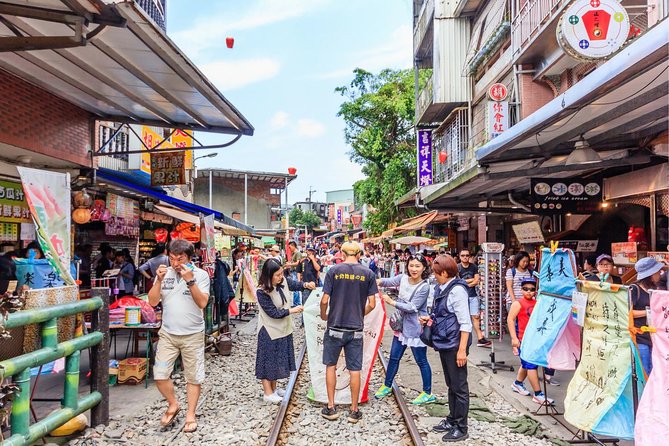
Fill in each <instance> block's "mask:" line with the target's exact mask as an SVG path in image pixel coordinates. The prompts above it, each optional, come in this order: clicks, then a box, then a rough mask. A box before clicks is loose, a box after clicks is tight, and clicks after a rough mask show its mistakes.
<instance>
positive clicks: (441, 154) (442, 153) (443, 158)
mask: <svg viewBox="0 0 669 446" xmlns="http://www.w3.org/2000/svg"><path fill="white" fill-rule="evenodd" d="M446 158H448V153H446V152H445V151H443V150H442V151H440V152H439V164H444V163H445V162H446Z"/></svg>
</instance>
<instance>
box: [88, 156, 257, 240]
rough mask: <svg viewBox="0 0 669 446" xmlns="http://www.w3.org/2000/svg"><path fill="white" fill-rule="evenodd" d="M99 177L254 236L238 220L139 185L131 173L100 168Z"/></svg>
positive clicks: (156, 189) (252, 230)
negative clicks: (212, 215)
mask: <svg viewBox="0 0 669 446" xmlns="http://www.w3.org/2000/svg"><path fill="white" fill-rule="evenodd" d="M97 176H98V178H101V179H103V180H106V181H110V182H112V183H116V184H117V185H119V186H123V188H125V189H132V190H133V191H135V192H137V193H138V194H141V195H144V196H146V197H149V198H154V199H157V200H160V201H163V202H165V203H168V204H171V205H172V206H174V207H176V208H179V209H182V210H183V211H185V212H188V213H190V214H193V215H200V214H204V215H211V214H214V218H215V219H216V220H219V221H221V222H223V223H225V224H226V225H230V226H234V227H235V228H238V229H241V230H243V231H247V232H249V233H250V234H253V233H254V232H255V231H254V229H253V228H252V227H250V226H247V225H245V224H243V223H240V222H238V221H237V220H234V219H232V218H230V217H228V216H226V215H224V214H223V213H221V212H218V211H215V210H213V209H208V208H206V207H203V206H200V205H197V204H195V203H189V202H188V201H184V200H179V199H178V198H174V197H171V196H169V195H167V194H166V193H165V192H164V191H163V190H162V189H160V188H156V187H151V186H145V185H142V184H139V183H140V182H141V180H140V179H135V178H134V175H133V174H131V173H129V172H118V171H115V170H110V169H105V168H99V169H98V170H97Z"/></svg>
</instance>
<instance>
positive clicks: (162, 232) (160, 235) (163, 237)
mask: <svg viewBox="0 0 669 446" xmlns="http://www.w3.org/2000/svg"><path fill="white" fill-rule="evenodd" d="M153 235H154V236H155V237H156V242H158V243H165V242H166V241H167V229H165V228H158V229H156V230H155V231H153Z"/></svg>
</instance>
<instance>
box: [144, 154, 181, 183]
mask: <svg viewBox="0 0 669 446" xmlns="http://www.w3.org/2000/svg"><path fill="white" fill-rule="evenodd" d="M185 183H186V165H185V164H184V152H154V153H152V154H151V186H175V185H179V184H185Z"/></svg>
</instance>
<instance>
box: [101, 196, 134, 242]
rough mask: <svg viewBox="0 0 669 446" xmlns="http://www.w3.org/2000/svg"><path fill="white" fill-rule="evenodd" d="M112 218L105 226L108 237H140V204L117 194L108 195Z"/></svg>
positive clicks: (108, 207)
mask: <svg viewBox="0 0 669 446" xmlns="http://www.w3.org/2000/svg"><path fill="white" fill-rule="evenodd" d="M107 209H108V210H109V212H110V213H111V218H110V219H109V221H107V224H105V234H106V235H123V236H126V237H137V236H139V203H138V202H137V201H136V200H133V199H130V198H126V197H122V196H120V195H115V194H107Z"/></svg>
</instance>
